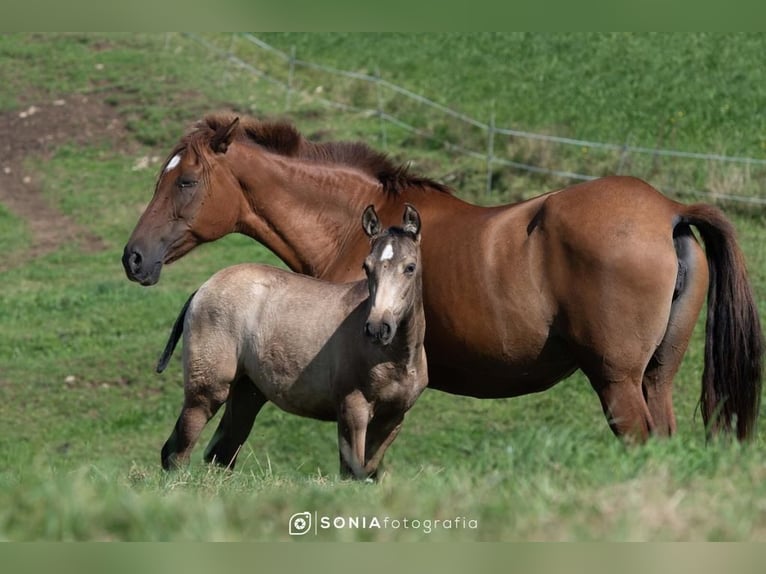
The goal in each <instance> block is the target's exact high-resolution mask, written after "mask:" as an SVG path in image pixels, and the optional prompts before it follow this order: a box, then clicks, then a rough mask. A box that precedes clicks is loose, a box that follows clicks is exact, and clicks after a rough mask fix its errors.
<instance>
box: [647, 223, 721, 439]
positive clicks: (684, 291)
mask: <svg viewBox="0 0 766 574" xmlns="http://www.w3.org/2000/svg"><path fill="white" fill-rule="evenodd" d="M676 250H677V252H678V256H679V259H680V261H681V267H680V271H679V276H680V280H679V285H678V288H679V289H678V294H677V296H676V299H675V300H674V301H673V305H672V307H671V310H670V320H669V321H668V329H667V331H666V332H665V337H664V338H663V339H662V343H660V346H659V347H658V348H657V351H656V352H655V353H654V356H653V357H652V360H651V361H649V365H648V366H647V368H646V372H645V373H644V379H643V386H644V393H645V394H646V402H647V405H648V406H649V412H651V413H652V419H653V420H654V425H655V429H654V431H655V433H656V434H657V435H658V436H669V435H671V434H673V433H674V432H675V430H676V419H675V415H674V414H673V396H672V390H673V377H675V375H676V373H677V372H678V368H679V366H680V365H681V361H682V359H683V356H684V353H685V352H686V348H687V347H688V345H689V339H690V338H691V336H692V331H693V330H694V326H695V324H696V323H697V318H698V317H699V314H700V309H701V308H702V305H703V303H704V301H705V294H706V292H707V285H708V268H707V262H706V261H705V253H704V252H703V251H702V248H701V247H700V246H699V245H698V244H697V242H696V241H695V240H694V239H693V237H692V236H691V232H690V235H683V236H680V237H678V238H677V239H676Z"/></svg>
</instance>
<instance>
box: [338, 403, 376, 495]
mask: <svg viewBox="0 0 766 574" xmlns="http://www.w3.org/2000/svg"><path fill="white" fill-rule="evenodd" d="M371 413H372V410H371V407H370V404H369V403H368V402H367V399H365V398H364V395H362V393H361V392H359V391H354V392H352V393H351V394H349V395H347V396H346V397H344V398H343V400H342V402H341V405H340V409H339V413H338V450H339V452H340V474H341V477H343V478H348V477H349V475H350V476H351V477H353V478H355V479H357V480H364V479H365V478H367V473H365V471H364V460H365V443H366V441H367V425H368V424H369V422H370V415H371Z"/></svg>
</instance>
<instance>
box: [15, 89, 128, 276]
mask: <svg viewBox="0 0 766 574" xmlns="http://www.w3.org/2000/svg"><path fill="white" fill-rule="evenodd" d="M131 139H132V138H130V136H129V134H128V132H127V130H126V129H125V126H124V124H123V122H122V121H121V120H120V118H119V116H118V114H117V112H116V110H115V109H114V108H113V107H111V106H109V105H107V104H106V103H104V101H103V100H102V99H100V98H95V97H92V96H86V95H81V94H77V95H69V96H66V97H62V98H60V99H52V100H49V101H43V102H40V103H38V104H35V105H32V106H29V107H28V108H26V109H23V110H14V111H12V112H6V113H2V114H0V202H2V203H3V204H4V205H5V207H6V208H7V209H8V211H10V212H11V213H12V214H14V215H15V216H16V217H18V218H21V219H23V220H24V221H25V222H26V224H27V227H28V229H29V232H30V234H31V236H32V244H31V246H30V247H29V248H28V249H26V250H22V251H20V252H15V253H13V254H5V257H3V258H2V259H1V260H0V270H6V269H10V268H12V267H15V266H16V265H18V264H20V263H22V262H24V261H27V260H29V259H31V258H35V257H39V256H41V255H45V254H46V253H50V252H52V251H54V250H55V249H56V248H57V247H58V246H59V245H61V244H62V243H70V242H75V241H76V242H78V243H79V244H80V245H82V248H83V249H85V250H88V251H98V250H100V249H103V248H104V242H103V241H102V240H101V238H99V237H97V236H95V235H93V234H92V233H90V232H89V231H88V230H87V229H84V228H82V227H81V226H79V225H77V224H76V223H75V222H74V221H73V220H72V219H71V218H69V217H67V216H66V215H64V214H63V213H61V212H59V211H58V210H57V209H56V208H55V207H53V206H51V205H50V204H49V203H48V202H47V201H46V199H45V197H44V196H43V194H42V191H41V187H40V181H39V178H38V177H37V175H36V174H35V173H34V172H33V171H30V169H29V168H28V167H26V166H28V165H30V163H31V162H28V161H27V160H28V159H29V158H34V160H35V161H46V160H47V159H49V158H50V157H51V155H52V154H53V152H54V150H55V149H56V148H57V147H58V146H60V145H62V144H65V143H66V144H79V145H86V144H93V143H94V142H104V141H106V142H108V143H114V144H117V143H118V142H119V143H120V144H121V145H124V144H125V141H130V140H131ZM25 164H26V166H25Z"/></svg>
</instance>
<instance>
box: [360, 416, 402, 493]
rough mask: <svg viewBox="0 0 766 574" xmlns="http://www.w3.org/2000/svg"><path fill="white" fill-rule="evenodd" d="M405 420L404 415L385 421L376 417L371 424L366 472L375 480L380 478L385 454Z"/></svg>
mask: <svg viewBox="0 0 766 574" xmlns="http://www.w3.org/2000/svg"><path fill="white" fill-rule="evenodd" d="M403 420H404V416H403V415H401V416H396V417H394V418H391V419H385V420H384V421H383V422H380V421H379V419H378V418H377V417H376V418H375V419H373V421H372V423H371V424H370V427H369V429H368V434H367V449H366V450H367V460H366V461H365V464H364V472H365V473H366V474H367V476H369V477H370V478H372V479H373V480H377V479H378V478H379V474H378V472H379V470H380V468H381V466H380V465H381V464H382V463H383V456H384V455H385V454H386V451H387V450H388V447H390V446H391V443H393V442H394V439H396V437H397V435H398V434H399V431H400V430H401V429H402V422H403ZM376 422H377V424H376Z"/></svg>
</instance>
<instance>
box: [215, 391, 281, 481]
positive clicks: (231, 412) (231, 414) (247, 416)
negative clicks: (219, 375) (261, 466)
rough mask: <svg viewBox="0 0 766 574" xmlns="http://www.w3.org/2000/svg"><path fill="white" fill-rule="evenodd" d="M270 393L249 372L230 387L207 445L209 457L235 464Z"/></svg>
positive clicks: (225, 464) (222, 462) (225, 463)
mask: <svg viewBox="0 0 766 574" xmlns="http://www.w3.org/2000/svg"><path fill="white" fill-rule="evenodd" d="M267 402H268V399H267V398H266V396H265V395H264V394H263V393H262V392H261V391H260V390H258V387H256V386H255V385H254V384H253V382H252V381H251V380H250V379H249V378H248V377H246V376H240V377H239V378H238V379H237V380H236V381H234V383H233V384H232V385H231V388H230V389H229V398H228V399H227V401H226V407H225V410H224V413H223V417H221V422H220V423H219V424H218V428H217V429H216V431H215V434H214V435H213V438H212V439H210V442H209V443H208V445H207V448H206V449H205V461H206V462H215V463H217V464H220V465H222V466H225V467H227V468H234V464H235V463H236V461H237V455H238V454H239V449H240V448H241V447H242V445H243V444H244V443H245V440H247V437H248V435H249V434H250V431H251V430H252V428H253V423H254V422H255V417H256V416H257V415H258V413H259V412H260V410H261V408H262V407H263V405H265V404H266V403H267Z"/></svg>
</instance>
